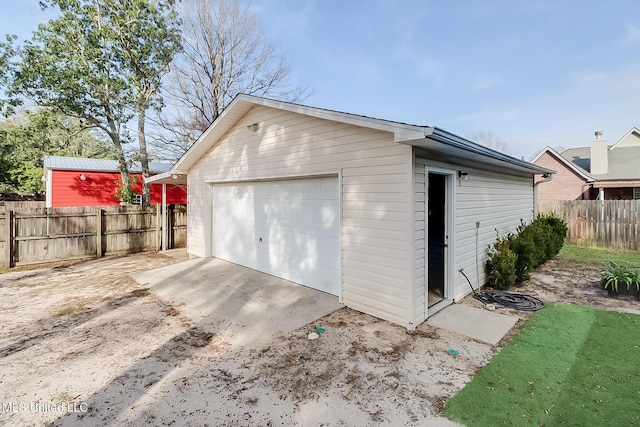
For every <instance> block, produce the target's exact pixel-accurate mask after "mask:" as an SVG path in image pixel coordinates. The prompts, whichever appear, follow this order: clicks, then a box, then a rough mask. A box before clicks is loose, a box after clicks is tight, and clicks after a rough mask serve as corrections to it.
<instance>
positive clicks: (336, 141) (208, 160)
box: [188, 107, 413, 325]
mask: <svg viewBox="0 0 640 427" xmlns="http://www.w3.org/2000/svg"><path fill="white" fill-rule="evenodd" d="M254 123H258V130H257V132H253V131H251V130H250V129H249V128H248V127H249V126H250V125H251V124H254ZM412 159H413V155H412V148H411V147H410V146H407V145H404V144H397V143H394V142H393V135H392V134H390V133H386V132H381V131H376V130H372V129H366V128H361V127H357V126H353V125H346V124H341V123H337V122H332V121H327V120H322V119H316V118H311V117H308V116H304V115H299V114H295V113H291V112H286V111H280V110H276V109H272V108H267V107H255V108H253V109H252V110H250V111H249V112H248V113H247V114H246V116H245V117H243V118H242V119H241V120H240V121H239V122H238V123H237V125H236V126H235V127H234V128H233V129H232V130H231V131H230V132H229V133H228V134H227V135H225V136H224V137H223V138H222V139H221V140H220V141H219V142H218V143H217V144H216V145H215V146H214V147H213V148H212V149H211V150H210V151H209V153H208V154H207V155H205V156H203V157H202V158H201V159H200V160H199V161H198V162H197V163H196V164H195V165H194V166H193V167H192V168H191V169H190V171H189V174H188V183H189V196H188V197H189V218H190V220H189V224H188V233H189V235H188V242H189V247H188V251H189V253H190V254H193V255H196V256H209V255H210V248H209V246H210V241H209V239H210V236H211V225H210V223H211V216H210V209H211V206H210V202H208V201H209V200H210V199H211V193H210V191H211V190H210V187H211V184H209V183H212V182H233V181H246V180H258V179H275V178H286V177H295V176H303V175H313V174H318V175H320V174H327V173H339V174H340V176H341V180H340V181H341V184H342V189H341V197H342V198H341V209H342V218H341V221H342V223H341V245H342V254H341V261H342V266H341V273H342V290H341V292H342V295H341V297H342V302H343V303H344V304H346V305H347V306H349V307H352V308H354V309H356V310H360V311H363V312H366V313H369V314H372V315H374V316H377V317H380V318H383V319H386V320H389V321H392V322H395V323H398V324H402V325H408V324H409V322H411V320H412V318H411V308H410V298H411V295H410V292H411V291H410V284H411V283H412V277H413V271H412V263H411V252H412V245H411V236H412V232H413V231H412V221H411V218H412V215H411V212H410V209H409V206H411V203H412V200H413V191H412V181H413V176H412V163H413V160H412Z"/></svg>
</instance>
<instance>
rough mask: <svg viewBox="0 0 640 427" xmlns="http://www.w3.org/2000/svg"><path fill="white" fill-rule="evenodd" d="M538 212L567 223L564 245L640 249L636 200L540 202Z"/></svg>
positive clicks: (639, 203)
mask: <svg viewBox="0 0 640 427" xmlns="http://www.w3.org/2000/svg"><path fill="white" fill-rule="evenodd" d="M538 210H539V212H540V213H541V214H544V213H553V214H555V215H557V216H559V217H560V218H563V219H564V220H565V221H566V222H567V239H566V242H567V243H573V244H576V245H588V246H602V247H607V248H621V249H635V250H637V249H640V200H605V201H599V200H559V201H541V202H539V204H538Z"/></svg>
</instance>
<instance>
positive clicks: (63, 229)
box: [0, 205, 187, 268]
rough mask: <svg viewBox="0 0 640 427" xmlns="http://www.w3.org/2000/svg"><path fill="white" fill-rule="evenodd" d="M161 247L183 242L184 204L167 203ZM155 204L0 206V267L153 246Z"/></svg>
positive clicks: (158, 218) (158, 227) (158, 237)
mask: <svg viewBox="0 0 640 427" xmlns="http://www.w3.org/2000/svg"><path fill="white" fill-rule="evenodd" d="M167 231H168V232H167V240H168V241H167V248H178V247H184V246H186V242H187V207H186V206H185V205H170V206H167ZM161 241H162V215H161V210H160V205H157V206H153V207H147V208H141V207H140V206H103V207H72V208H15V209H11V208H9V207H8V206H7V207H2V206H0V254H1V255H2V258H1V259H0V267H4V268H7V267H13V266H15V265H21V264H32V263H40V262H50V261H59V260H66V259H74V258H82V257H101V256H103V255H109V254H115V253H123V252H141V251H145V250H159V249H160V246H161Z"/></svg>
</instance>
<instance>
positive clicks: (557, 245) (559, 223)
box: [536, 215, 567, 259]
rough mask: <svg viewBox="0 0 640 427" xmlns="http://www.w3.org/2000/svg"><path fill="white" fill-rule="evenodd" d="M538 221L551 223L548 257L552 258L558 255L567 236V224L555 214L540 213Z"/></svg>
mask: <svg viewBox="0 0 640 427" xmlns="http://www.w3.org/2000/svg"><path fill="white" fill-rule="evenodd" d="M536 221H541V222H543V223H546V224H549V226H550V227H551V230H552V233H551V235H550V236H549V242H548V252H547V259H551V258H553V257H554V256H556V255H558V253H559V252H560V249H562V245H564V239H565V237H567V224H566V223H565V222H564V221H563V220H562V219H561V218H558V217H556V216H553V215H538V217H537V218H536Z"/></svg>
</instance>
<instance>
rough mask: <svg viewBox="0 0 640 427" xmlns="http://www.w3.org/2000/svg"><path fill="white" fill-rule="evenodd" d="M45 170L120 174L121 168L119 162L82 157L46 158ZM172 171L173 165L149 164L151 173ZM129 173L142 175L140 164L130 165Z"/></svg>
mask: <svg viewBox="0 0 640 427" xmlns="http://www.w3.org/2000/svg"><path fill="white" fill-rule="evenodd" d="M44 167H45V169H52V170H78V171H95V172H118V171H120V167H119V164H118V161H117V160H105V159H87V158H82V157H63V156H45V158H44ZM170 169H171V163H156V162H150V163H149V172H151V173H154V174H159V173H163V172H167V171H168V170H170ZM129 172H132V173H141V172H142V165H141V164H140V162H133V163H132V164H130V165H129Z"/></svg>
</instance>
